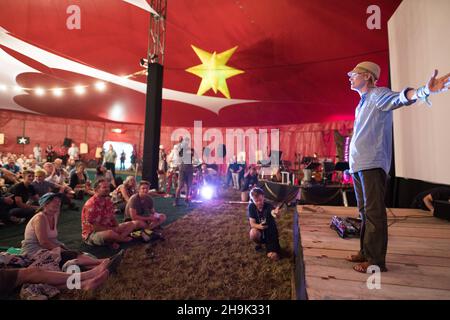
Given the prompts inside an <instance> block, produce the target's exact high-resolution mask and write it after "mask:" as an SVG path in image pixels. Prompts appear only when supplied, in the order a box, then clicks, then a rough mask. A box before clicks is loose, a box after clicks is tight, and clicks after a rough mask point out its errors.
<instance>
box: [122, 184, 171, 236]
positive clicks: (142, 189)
mask: <svg viewBox="0 0 450 320" xmlns="http://www.w3.org/2000/svg"><path fill="white" fill-rule="evenodd" d="M138 191H139V192H138V193H137V194H135V195H133V196H132V197H131V198H130V200H129V201H128V203H127V206H126V208H125V217H124V218H125V221H134V222H136V226H137V227H138V228H140V229H151V230H153V229H155V228H157V227H159V226H161V224H162V223H164V222H165V221H166V215H165V214H163V213H157V212H155V208H154V207H153V199H152V197H151V196H150V195H149V194H148V192H149V191H150V183H149V182H147V181H144V180H143V181H141V182H140V183H139V189H138Z"/></svg>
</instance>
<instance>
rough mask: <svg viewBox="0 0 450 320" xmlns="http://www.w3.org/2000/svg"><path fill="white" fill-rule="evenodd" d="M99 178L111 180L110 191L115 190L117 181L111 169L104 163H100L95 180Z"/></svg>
mask: <svg viewBox="0 0 450 320" xmlns="http://www.w3.org/2000/svg"><path fill="white" fill-rule="evenodd" d="M99 179H105V180H106V181H108V182H109V188H110V191H114V189H116V188H117V185H116V181H115V179H114V176H113V174H112V172H111V170H108V169H106V167H105V166H104V165H98V166H97V171H96V173H95V181H97V180H99Z"/></svg>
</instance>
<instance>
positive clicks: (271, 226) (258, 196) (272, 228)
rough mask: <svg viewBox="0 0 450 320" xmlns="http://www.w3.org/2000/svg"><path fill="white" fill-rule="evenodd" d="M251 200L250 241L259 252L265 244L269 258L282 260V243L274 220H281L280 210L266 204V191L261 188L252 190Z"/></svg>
mask: <svg viewBox="0 0 450 320" xmlns="http://www.w3.org/2000/svg"><path fill="white" fill-rule="evenodd" d="M250 200H251V201H250V203H249V205H248V209H247V214H248V219H249V222H250V228H251V229H250V239H251V240H252V241H254V242H255V243H256V247H255V250H257V251H259V250H261V248H262V247H261V244H265V245H266V252H267V256H268V257H269V258H270V259H272V260H274V261H276V260H278V259H279V258H280V243H279V242H278V229H277V224H276V222H275V219H274V218H279V216H280V212H279V209H280V208H278V207H277V208H274V207H273V206H272V205H271V204H269V203H267V202H264V191H263V190H262V189H260V188H253V189H252V190H250Z"/></svg>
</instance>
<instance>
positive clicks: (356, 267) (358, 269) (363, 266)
mask: <svg viewBox="0 0 450 320" xmlns="http://www.w3.org/2000/svg"><path fill="white" fill-rule="evenodd" d="M370 266H371V264H370V263H369V262H363V263H359V264H356V265H354V266H353V270H355V271H356V272H361V273H367V269H369V267H370ZM378 267H379V268H380V271H381V272H386V271H388V270H387V268H386V267H381V266H378Z"/></svg>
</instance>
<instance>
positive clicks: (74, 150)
mask: <svg viewBox="0 0 450 320" xmlns="http://www.w3.org/2000/svg"><path fill="white" fill-rule="evenodd" d="M67 154H68V155H69V158H70V159H73V160H75V161H76V160H79V159H80V149H78V147H77V146H76V145H75V143H72V146H71V147H70V148H69V150H68V151H67Z"/></svg>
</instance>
